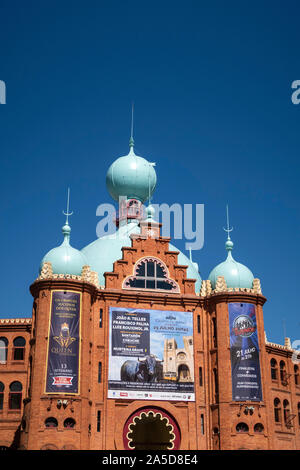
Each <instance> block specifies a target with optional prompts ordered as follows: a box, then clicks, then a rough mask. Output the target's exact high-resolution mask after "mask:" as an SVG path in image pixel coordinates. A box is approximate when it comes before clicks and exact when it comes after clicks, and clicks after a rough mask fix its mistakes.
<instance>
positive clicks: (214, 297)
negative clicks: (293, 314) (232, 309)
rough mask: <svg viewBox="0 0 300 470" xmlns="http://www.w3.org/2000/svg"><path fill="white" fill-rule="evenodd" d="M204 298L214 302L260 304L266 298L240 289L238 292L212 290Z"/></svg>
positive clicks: (262, 303)
mask: <svg viewBox="0 0 300 470" xmlns="http://www.w3.org/2000/svg"><path fill="white" fill-rule="evenodd" d="M206 300H207V301H211V302H213V303H215V304H218V303H222V302H223V303H229V302H250V303H254V304H256V305H261V306H262V305H264V303H265V302H266V300H267V299H266V297H264V296H263V295H262V294H254V293H250V292H244V291H242V290H240V291H238V292H218V293H217V292H212V294H211V295H209V296H207V297H206Z"/></svg>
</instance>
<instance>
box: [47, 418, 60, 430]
mask: <svg viewBox="0 0 300 470" xmlns="http://www.w3.org/2000/svg"><path fill="white" fill-rule="evenodd" d="M45 426H46V428H57V426H58V422H57V419H56V418H53V417H50V418H47V419H46V420H45Z"/></svg>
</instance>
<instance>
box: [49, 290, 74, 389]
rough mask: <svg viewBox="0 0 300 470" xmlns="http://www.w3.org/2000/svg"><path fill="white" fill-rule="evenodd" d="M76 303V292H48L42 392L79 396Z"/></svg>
mask: <svg viewBox="0 0 300 470" xmlns="http://www.w3.org/2000/svg"><path fill="white" fill-rule="evenodd" d="M80 301H81V294H80V293H77V292H70V291H53V292H52V302H51V312H50V325H49V336H48V338H49V339H48V358H47V374H46V393H64V394H66V393H72V394H73V393H79V390H78V388H79V377H78V375H79V347H80V345H79V341H80Z"/></svg>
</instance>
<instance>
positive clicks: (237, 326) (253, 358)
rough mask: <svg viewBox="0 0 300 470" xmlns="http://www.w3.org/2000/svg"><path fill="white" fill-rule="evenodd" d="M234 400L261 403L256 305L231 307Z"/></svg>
mask: <svg viewBox="0 0 300 470" xmlns="http://www.w3.org/2000/svg"><path fill="white" fill-rule="evenodd" d="M228 312H229V326H230V354H231V379H232V399H233V400H234V401H248V400H250V401H261V400H262V387H261V376H260V361H259V347H258V337H257V325H256V313H255V305H253V304H248V303H239V302H236V303H229V304H228Z"/></svg>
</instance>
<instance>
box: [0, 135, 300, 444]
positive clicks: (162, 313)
mask: <svg viewBox="0 0 300 470" xmlns="http://www.w3.org/2000/svg"><path fill="white" fill-rule="evenodd" d="M155 185H156V173H155V170H154V168H153V165H151V164H150V163H148V162H147V160H145V159H143V158H142V157H138V156H136V155H135V153H134V146H133V141H132V140H131V141H130V152H129V154H128V155H126V156H124V157H120V158H119V159H117V160H116V161H115V162H114V163H113V164H112V165H111V167H110V169H109V170H108V174H107V188H108V190H109V192H110V194H111V195H112V197H113V198H114V199H116V200H118V199H119V197H120V196H123V197H124V196H125V199H124V200H123V203H122V204H123V205H121V208H120V213H119V218H118V220H117V230H116V235H117V236H115V237H109V236H103V237H100V238H98V239H97V240H96V241H94V242H93V243H91V244H90V245H88V246H87V247H85V248H84V249H83V250H81V251H79V250H76V249H75V248H73V247H72V246H71V245H70V232H71V228H70V226H69V222H68V216H69V215H70V214H69V212H68V211H67V213H66V215H67V220H66V224H65V225H64V226H63V230H62V231H63V242H62V244H61V245H60V246H59V247H57V248H54V249H52V250H50V251H49V252H48V253H47V254H46V255H45V257H44V258H43V260H42V262H41V266H40V272H39V276H38V278H37V279H36V280H35V281H34V282H33V284H32V285H31V287H30V291H31V294H32V296H33V309H32V318H31V319H1V320H0V446H2V448H11V449H28V450H40V449H52V450H61V449H65V450H68V449H77V450H114V449H116V450H124V449H125V450H134V449H136V450H138V449H147V450H156V449H164V450H178V449H180V450H208V449H209V450H211V449H216V450H219V449H221V450H229V449H236V450H237V449H265V450H267V449H268V450H270V449H300V377H299V367H300V364H298V362H299V361H298V358H297V354H296V351H294V350H293V349H292V347H291V344H290V340H289V339H288V338H287V339H286V342H285V345H282V346H281V345H276V344H272V343H269V342H268V341H267V337H266V334H265V329H264V319H263V305H264V303H265V301H266V298H265V297H264V296H263V294H262V290H261V284H260V280H259V279H258V278H254V276H253V274H252V272H251V271H250V270H249V269H248V268H247V267H246V266H244V265H242V264H241V263H238V262H236V261H235V260H234V258H233V257H232V253H231V252H232V249H233V243H232V241H231V239H230V237H229V230H228V238H227V241H226V244H225V247H226V250H227V259H226V260H225V261H224V262H223V263H221V264H219V265H218V266H216V267H215V268H214V269H213V270H212V272H211V273H210V275H209V277H208V279H206V280H204V279H202V278H201V276H200V274H199V270H198V266H197V265H196V263H194V262H193V261H192V260H191V259H189V258H188V257H186V256H185V255H184V254H183V253H182V252H181V251H180V250H178V249H176V247H174V246H173V245H172V244H171V240H170V239H169V238H167V237H163V236H161V225H160V224H159V223H158V222H156V221H155V220H154V219H155V217H154V213H153V209H152V206H151V205H149V206H148V207H147V209H146V210H145V208H144V206H143V203H144V202H145V201H146V200H147V199H148V197H149V196H151V194H152V192H153V191H154V188H155Z"/></svg>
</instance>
